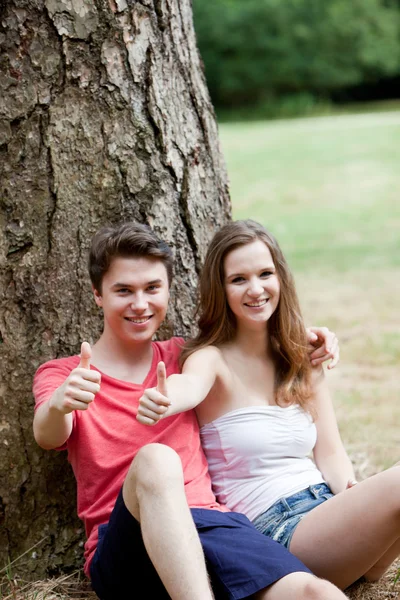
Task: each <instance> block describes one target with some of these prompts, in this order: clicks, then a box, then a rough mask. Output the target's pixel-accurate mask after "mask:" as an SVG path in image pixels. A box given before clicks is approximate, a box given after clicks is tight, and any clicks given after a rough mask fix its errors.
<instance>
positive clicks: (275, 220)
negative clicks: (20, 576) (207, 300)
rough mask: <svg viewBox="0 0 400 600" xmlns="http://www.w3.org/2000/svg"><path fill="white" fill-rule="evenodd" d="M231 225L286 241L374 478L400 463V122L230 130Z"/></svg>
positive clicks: (300, 122)
mask: <svg viewBox="0 0 400 600" xmlns="http://www.w3.org/2000/svg"><path fill="white" fill-rule="evenodd" d="M220 137H221V142H222V148H223V152H224V155H225V160H226V163H227V167H228V174H229V178H230V189H231V197H232V205H233V217H234V218H235V219H242V218H248V217H251V218H254V219H256V220H258V221H260V222H262V223H263V224H264V225H265V226H266V227H267V228H268V229H270V230H271V231H272V232H273V233H274V234H275V235H276V237H277V238H278V241H279V242H280V244H281V246H282V249H283V250H284V252H285V253H286V256H287V258H288V260H289V264H290V265H291V267H292V269H293V272H294V274H295V278H296V281H297V285H298V290H299V295H300V299H301V303H302V307H303V312H304V316H305V318H306V321H307V323H308V324H316V325H320V324H326V325H328V326H329V327H330V328H331V329H333V330H334V331H335V332H336V333H337V334H338V336H339V340H340V345H341V362H340V364H339V366H338V367H337V368H336V369H335V370H334V371H332V372H329V375H328V376H329V378H330V383H331V387H332V390H333V393H334V399H335V404H336V408H337V413H338V417H339V422H340V427H341V431H342V435H343V438H344V440H345V442H346V445H347V447H348V448H349V451H350V453H351V455H352V457H353V458H354V462H355V463H357V467H358V468H359V470H360V475H361V476H363V475H367V474H370V473H372V472H375V471H376V470H378V469H381V468H384V467H387V466H389V465H390V464H391V463H392V462H394V461H397V460H399V459H400V456H399V454H400V452H399V441H400V435H399V433H398V425H399V423H400V373H399V371H400V310H399V305H400V269H399V267H400V110H399V111H391V112H386V113H383V112H382V113H376V112H374V113H371V114H355V115H354V114H353V115H337V116H332V117H316V118H310V119H296V120H287V121H264V122H251V123H230V124H228V123H225V124H221V125H220Z"/></svg>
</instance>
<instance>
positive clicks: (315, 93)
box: [193, 0, 400, 109]
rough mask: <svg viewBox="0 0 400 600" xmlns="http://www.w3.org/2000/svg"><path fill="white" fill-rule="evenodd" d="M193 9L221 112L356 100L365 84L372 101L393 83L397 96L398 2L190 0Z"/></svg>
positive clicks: (399, 68) (399, 63)
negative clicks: (381, 87) (385, 82)
mask: <svg viewBox="0 0 400 600" xmlns="http://www.w3.org/2000/svg"><path fill="white" fill-rule="evenodd" d="M193 8H194V23H195V28H196V32H197V38H198V45H199V48H200V52H201V55H202V58H203V61H204V64H205V70H206V76H207V81H208V86H209V89H210V93H211V96H212V99H213V102H214V105H215V106H216V107H217V109H221V108H222V109H224V108H237V107H243V106H247V107H252V106H257V105H260V104H263V103H264V104H268V103H270V104H271V105H274V103H286V104H288V103H289V104H290V102H293V103H294V104H299V105H301V104H302V103H306V104H307V103H309V102H315V101H317V100H320V99H323V100H335V99H338V98H339V99H340V95H341V93H343V97H346V98H347V99H351V98H352V94H351V89H352V88H354V89H357V88H359V87H360V86H366V89H370V90H371V94H372V96H373V95H374V94H373V91H372V89H373V87H374V86H375V85H377V84H379V83H380V82H381V81H382V80H388V78H391V79H390V81H392V84H393V85H392V88H393V89H391V86H390V85H386V89H387V90H388V91H387V94H388V95H389V97H390V96H391V97H399V96H400V90H399V79H398V78H397V76H398V75H400V2H399V0H351V2H349V0H286V1H285V2H281V1H280V0H193ZM396 88H397V89H396ZM355 97H357V94H355Z"/></svg>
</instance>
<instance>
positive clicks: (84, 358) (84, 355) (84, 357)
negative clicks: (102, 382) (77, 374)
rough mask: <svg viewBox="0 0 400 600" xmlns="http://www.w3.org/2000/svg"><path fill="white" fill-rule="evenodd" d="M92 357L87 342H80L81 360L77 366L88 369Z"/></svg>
mask: <svg viewBox="0 0 400 600" xmlns="http://www.w3.org/2000/svg"><path fill="white" fill-rule="evenodd" d="M91 358H92V349H91V347H90V344H89V342H82V346H81V360H80V362H79V366H80V367H82V368H83V369H90V359H91Z"/></svg>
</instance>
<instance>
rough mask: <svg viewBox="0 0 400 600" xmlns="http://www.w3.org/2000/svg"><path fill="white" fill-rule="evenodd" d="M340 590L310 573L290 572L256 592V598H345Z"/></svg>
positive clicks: (312, 599) (283, 599)
mask: <svg viewBox="0 0 400 600" xmlns="http://www.w3.org/2000/svg"><path fill="white" fill-rule="evenodd" d="M346 598H348V596H346V595H345V594H344V593H343V592H342V590H340V589H339V588H337V587H336V586H335V585H333V583H330V581H326V580H325V579H318V577H315V576H314V575H311V574H310V573H302V572H298V573H291V574H290V575H286V577H282V579H279V581H277V582H276V583H274V584H273V585H271V586H269V587H268V588H267V589H265V590H263V591H261V592H259V593H258V594H256V599H257V600H345V599H346Z"/></svg>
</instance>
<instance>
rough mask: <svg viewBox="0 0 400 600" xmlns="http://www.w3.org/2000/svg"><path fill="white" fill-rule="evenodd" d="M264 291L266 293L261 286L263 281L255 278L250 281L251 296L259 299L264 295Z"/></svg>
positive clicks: (249, 292)
mask: <svg viewBox="0 0 400 600" xmlns="http://www.w3.org/2000/svg"><path fill="white" fill-rule="evenodd" d="M263 291H264V288H263V286H262V285H261V281H260V280H259V279H258V277H254V278H252V279H250V281H249V289H248V292H247V293H248V294H249V296H253V297H258V296H260V294H262V293H263Z"/></svg>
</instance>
